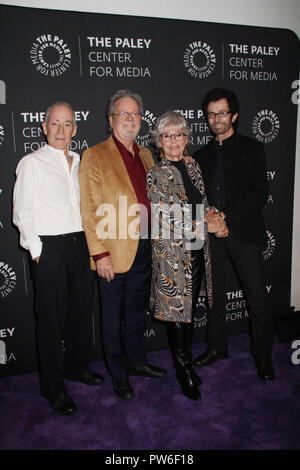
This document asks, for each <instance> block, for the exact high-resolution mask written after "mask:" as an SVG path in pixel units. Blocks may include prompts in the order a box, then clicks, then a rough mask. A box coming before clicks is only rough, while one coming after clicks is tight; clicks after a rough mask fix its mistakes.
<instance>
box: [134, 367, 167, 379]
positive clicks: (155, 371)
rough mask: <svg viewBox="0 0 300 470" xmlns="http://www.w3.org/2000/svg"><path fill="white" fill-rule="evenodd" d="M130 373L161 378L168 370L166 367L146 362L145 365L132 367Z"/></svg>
mask: <svg viewBox="0 0 300 470" xmlns="http://www.w3.org/2000/svg"><path fill="white" fill-rule="evenodd" d="M128 375H131V376H142V377H151V378H152V379H160V378H161V377H163V376H164V375H166V371H165V370H164V369H161V368H160V367H156V366H152V365H150V364H147V363H146V364H144V365H143V366H137V367H130V368H129V371H128Z"/></svg>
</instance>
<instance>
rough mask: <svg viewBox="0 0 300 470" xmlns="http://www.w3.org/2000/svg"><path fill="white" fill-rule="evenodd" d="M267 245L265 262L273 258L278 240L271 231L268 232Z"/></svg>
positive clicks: (264, 252)
mask: <svg viewBox="0 0 300 470" xmlns="http://www.w3.org/2000/svg"><path fill="white" fill-rule="evenodd" d="M267 237H268V238H267V243H266V246H265V249H264V250H263V253H262V254H263V257H264V259H265V260H267V259H269V258H271V256H272V255H273V253H274V251H275V248H276V240H275V237H274V236H273V235H272V233H271V232H269V230H267Z"/></svg>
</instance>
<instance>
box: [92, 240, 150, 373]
mask: <svg viewBox="0 0 300 470" xmlns="http://www.w3.org/2000/svg"><path fill="white" fill-rule="evenodd" d="M150 277H151V245H150V240H148V239H140V240H139V244H138V249H137V253H136V256H135V259H134V262H133V264H132V266H131V268H130V270H129V271H128V272H126V273H123V274H115V277H114V279H113V280H112V281H110V282H107V281H106V280H105V279H103V278H101V277H99V278H98V280H99V287H100V296H101V310H102V333H103V346H104V352H105V359H106V364H107V367H108V370H109V372H110V374H111V376H112V377H114V378H116V379H117V380H126V379H127V372H128V367H129V366H133V367H134V366H141V365H143V364H144V363H145V344H144V331H145V325H146V318H147V310H148V306H149V295H150Z"/></svg>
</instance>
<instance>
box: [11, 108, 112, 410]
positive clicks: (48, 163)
mask: <svg viewBox="0 0 300 470" xmlns="http://www.w3.org/2000/svg"><path fill="white" fill-rule="evenodd" d="M42 127H43V131H44V134H45V135H46V138H47V142H48V144H46V145H44V146H43V147H41V148H40V149H39V150H37V151H36V152H33V153H31V154H29V155H26V156H25V157H23V158H22V159H21V160H20V162H19V164H18V166H17V170H16V175H17V179H16V183H15V188H14V199H13V221H14V223H15V225H17V227H18V228H19V231H20V243H21V246H22V247H23V248H25V249H26V250H29V252H30V255H31V258H32V264H33V266H34V280H35V311H36V317H37V347H38V356H39V365H40V380H41V389H42V394H43V395H44V396H45V397H46V398H47V399H48V400H49V402H50V404H51V405H52V407H53V409H54V410H55V411H56V412H58V413H60V414H63V415H67V416H69V415H73V414H74V413H75V412H76V409H77V407H76V404H75V403H74V401H73V400H72V398H71V397H70V396H69V395H68V394H67V391H66V389H65V383H64V378H67V379H69V380H73V381H78V382H82V383H85V384H87V385H100V384H101V383H103V377H101V376H100V375H99V374H96V373H94V372H92V371H91V370H90V369H89V365H88V356H89V344H88V343H89V327H90V318H91V312H92V298H93V295H92V294H93V274H92V272H91V270H90V264H89V254H88V250H87V246H86V241H85V236H84V232H83V227H82V222H81V215H80V192H79V181H78V168H79V162H80V158H79V155H78V154H76V153H74V152H72V151H70V150H69V147H70V142H71V139H72V137H74V136H75V134H76V130H77V127H76V122H75V115H74V111H73V109H72V107H71V106H70V105H69V104H68V103H64V102H56V103H54V104H52V105H51V106H50V107H49V108H48V110H47V112H46V117H45V122H43V124H42Z"/></svg>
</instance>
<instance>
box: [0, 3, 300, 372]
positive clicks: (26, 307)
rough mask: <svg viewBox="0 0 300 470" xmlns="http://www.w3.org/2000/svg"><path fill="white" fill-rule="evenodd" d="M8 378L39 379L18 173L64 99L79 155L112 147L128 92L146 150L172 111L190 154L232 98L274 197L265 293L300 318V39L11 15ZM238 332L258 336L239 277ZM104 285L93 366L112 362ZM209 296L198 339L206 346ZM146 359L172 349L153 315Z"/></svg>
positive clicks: (0, 337) (8, 10)
mask: <svg viewBox="0 0 300 470" xmlns="http://www.w3.org/2000/svg"><path fill="white" fill-rule="evenodd" d="M0 38H1V40H0V64H1V68H0V237H1V244H0V309H1V310H0V376H5V375H12V374H17V373H22V372H26V371H32V370H36V367H37V360H36V348H35V317H34V311H33V285H32V281H31V279H30V272H29V264H28V258H27V253H26V252H25V251H24V250H23V249H22V248H21V247H20V245H19V235H18V231H17V229H16V228H15V227H14V226H13V224H12V190H13V185H14V181H15V168H16V166H17V163H18V161H19V160H20V158H21V157H23V156H24V155H26V154H28V153H30V152H33V151H35V150H37V149H38V148H39V147H40V146H42V145H44V143H45V141H44V137H43V133H42V129H41V123H42V121H43V119H44V116H45V109H46V108H47V107H48V105H49V104H51V103H52V102H54V101H57V100H63V101H67V102H70V103H71V104H72V105H73V107H74V109H75V111H76V120H77V125H78V132H77V135H76V137H75V138H74V140H72V142H71V149H72V150H74V151H76V152H78V153H80V154H82V152H83V151H84V150H85V149H86V148H88V147H90V146H92V145H95V144H96V143H98V142H100V141H103V140H106V139H107V137H108V134H107V125H106V118H105V110H106V105H107V100H108V98H109V97H110V95H111V94H112V93H114V92H115V91H116V90H118V89H121V88H128V89H130V90H133V91H136V92H138V93H139V94H140V95H141V96H142V97H143V100H144V116H143V120H142V127H141V131H140V134H139V136H138V139H137V142H138V143H139V144H141V145H144V146H147V147H149V148H150V150H151V151H153V149H152V148H151V146H150V142H149V131H150V129H151V126H152V125H153V124H154V123H155V120H156V118H157V117H158V116H159V115H160V114H161V113H163V112H164V111H166V110H171V109H172V110H176V111H179V112H181V113H182V114H183V115H184V116H185V117H186V118H187V120H188V121H189V123H190V126H191V132H192V142H191V146H190V153H191V154H192V153H193V152H194V151H195V150H196V149H197V148H199V147H200V146H203V145H205V144H206V143H208V142H209V140H210V139H211V134H210V132H209V129H208V126H207V124H206V122H205V119H204V117H203V114H202V110H201V101H202V98H203V97H204V95H205V93H206V92H207V91H208V90H209V89H211V88H213V87H216V86H222V87H227V88H230V89H232V90H233V91H235V92H236V94H237V95H238V98H239V100H240V108H241V111H240V127H239V132H240V133H242V134H246V135H248V136H252V137H253V138H255V139H257V140H258V141H260V142H262V143H264V145H265V150H266V156H267V167H268V171H267V174H268V180H269V187H270V194H269V198H268V203H267V205H266V207H265V209H264V215H265V220H266V227H267V233H266V235H267V243H266V245H265V247H264V252H263V256H264V260H265V263H264V268H265V279H266V291H267V293H268V300H269V305H270V308H271V310H272V313H273V314H274V315H276V314H279V313H284V312H285V311H287V310H288V309H289V301H290V277H291V274H290V273H291V240H292V223H293V185H294V166H295V141H296V115H297V101H298V95H299V80H298V78H299V40H298V38H297V37H296V35H295V34H294V33H293V32H291V31H289V30H281V29H270V28H259V27H249V26H236V25H230V24H214V23H203V22H194V21H181V20H166V19H154V18H140V17H130V16H118V15H103V14H88V13H74V12H62V11H48V10H39V9H31V8H20V7H8V6H0ZM225 296H226V299H225V300H226V303H225V312H224V315H225V316H226V321H227V325H228V332H229V334H237V333H241V332H246V331H248V322H249V315H248V312H247V306H246V303H245V299H244V294H243V290H242V288H241V286H240V285H239V283H238V281H237V279H236V277H235V274H234V272H233V270H232V268H231V266H229V267H228V276H227V287H226V292H225ZM100 315H101V313H100V309H99V298H98V291H97V286H96V283H95V304H94V314H93V324H92V325H91V360H97V359H101V358H102V351H101V324H100ZM206 323H207V312H206V307H205V299H204V298H200V299H199V304H198V309H197V315H196V318H195V325H194V326H195V328H194V332H195V336H194V339H195V341H202V340H204V337H205V328H206ZM145 341H146V344H147V350H148V351H151V350H155V349H160V348H165V347H167V341H166V333H165V328H164V325H161V324H160V323H158V322H155V321H153V320H152V319H151V317H150V315H148V319H147V328H146V330H145Z"/></svg>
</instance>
